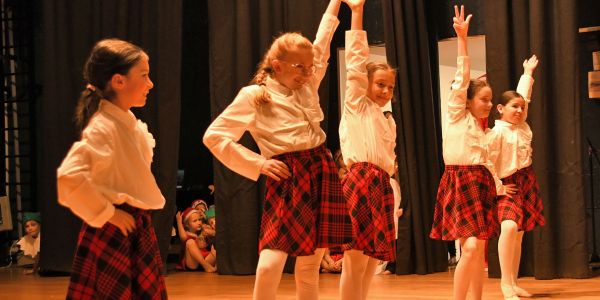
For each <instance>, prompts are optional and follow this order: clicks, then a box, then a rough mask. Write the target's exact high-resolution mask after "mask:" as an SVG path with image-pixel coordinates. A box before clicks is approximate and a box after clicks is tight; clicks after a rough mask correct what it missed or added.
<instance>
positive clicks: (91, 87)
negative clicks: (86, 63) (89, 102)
mask: <svg viewBox="0 0 600 300" xmlns="http://www.w3.org/2000/svg"><path fill="white" fill-rule="evenodd" d="M85 88H86V89H88V90H90V91H92V92H95V91H96V87H95V86H93V85H92V84H91V83H88V84H87V85H86V86H85Z"/></svg>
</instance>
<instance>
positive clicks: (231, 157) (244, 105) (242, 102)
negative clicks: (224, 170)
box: [203, 88, 266, 181]
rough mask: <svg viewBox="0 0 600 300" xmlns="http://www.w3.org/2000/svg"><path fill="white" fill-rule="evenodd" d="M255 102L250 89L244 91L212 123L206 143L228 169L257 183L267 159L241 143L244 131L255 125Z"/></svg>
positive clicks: (206, 136)
mask: <svg viewBox="0 0 600 300" xmlns="http://www.w3.org/2000/svg"><path fill="white" fill-rule="evenodd" d="M253 99H254V97H253V94H252V92H251V91H250V89H249V88H244V89H242V90H241V91H240V93H239V94H238V95H237V97H236V98H235V99H234V100H233V102H232V103H231V104H230V105H229V106H228V107H227V108H226V109H225V110H224V111H223V112H222V113H221V115H219V116H218V117H217V118H216V119H215V120H214V121H213V122H212V124H210V126H209V127H208V129H207V130H206V133H205V134H204V138H203V142H204V144H205V145H206V147H208V149H209V150H210V152H212V154H213V155H214V156H215V157H216V158H217V159H218V160H219V161H221V162H222V163H223V164H224V165H225V166H226V167H228V168H230V169H231V170H233V171H234V172H236V173H238V174H240V175H242V176H244V177H247V178H249V179H251V180H255V181H256V180H257V179H258V177H259V176H260V170H261V168H262V165H263V164H264V162H265V160H266V159H265V158H264V157H263V156H261V155H260V154H258V153H256V152H253V151H251V150H250V149H248V148H246V147H244V146H242V145H241V144H240V143H238V141H239V140H240V138H241V137H242V135H243V134H244V132H245V131H246V130H248V128H249V126H252V124H253V123H254V122H255V119H256V107H255V104H254V103H253Z"/></svg>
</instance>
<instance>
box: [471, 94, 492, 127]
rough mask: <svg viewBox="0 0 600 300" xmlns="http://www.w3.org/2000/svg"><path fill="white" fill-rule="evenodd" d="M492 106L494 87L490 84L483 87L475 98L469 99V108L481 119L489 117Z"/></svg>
mask: <svg viewBox="0 0 600 300" xmlns="http://www.w3.org/2000/svg"><path fill="white" fill-rule="evenodd" d="M492 106H493V104H492V89H491V88H490V87H488V86H485V87H482V88H481V89H480V90H479V91H477V93H476V94H475V96H473V99H468V100H467V109H468V110H469V111H470V112H471V114H472V115H473V116H474V117H476V118H479V119H481V118H487V117H489V115H490V111H491V110H492Z"/></svg>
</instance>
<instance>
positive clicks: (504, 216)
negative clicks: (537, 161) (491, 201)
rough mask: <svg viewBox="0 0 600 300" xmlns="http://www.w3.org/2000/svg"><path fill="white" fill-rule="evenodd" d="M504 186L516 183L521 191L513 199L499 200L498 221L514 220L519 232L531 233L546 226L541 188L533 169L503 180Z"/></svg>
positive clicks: (527, 169) (522, 170)
mask: <svg viewBox="0 0 600 300" xmlns="http://www.w3.org/2000/svg"><path fill="white" fill-rule="evenodd" d="M502 182H503V183H504V184H510V183H514V184H516V185H517V188H518V189H519V191H518V192H517V194H515V195H512V198H510V197H506V196H502V197H500V199H499V200H498V221H500V222H502V221H504V220H513V221H515V222H516V223H517V226H518V228H519V230H523V231H530V230H533V229H534V228H535V227H536V226H544V225H545V224H546V219H545V218H544V214H543V213H542V210H543V208H544V206H543V204H542V197H541V196H540V186H539V184H538V182H537V178H536V177H535V173H534V172H533V167H532V166H529V167H527V168H524V169H521V170H518V171H517V172H515V173H514V174H512V175H510V176H508V177H506V178H504V179H502Z"/></svg>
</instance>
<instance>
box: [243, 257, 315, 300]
mask: <svg viewBox="0 0 600 300" xmlns="http://www.w3.org/2000/svg"><path fill="white" fill-rule="evenodd" d="M323 254H325V249H324V248H317V249H316V250H315V254H313V255H308V256H298V257H296V266H295V270H294V273H295V275H294V278H295V279H296V299H298V300H312V299H318V298H319V267H320V266H321V260H322V259H323ZM287 257H288V254H287V253H285V252H283V251H281V250H274V249H264V250H262V251H261V252H260V256H259V258H258V265H257V266H256V280H255V281H254V293H253V296H252V297H253V299H254V300H274V299H275V297H276V295H277V287H278V286H279V281H281V274H282V273H283V267H284V266H285V261H286V259H287Z"/></svg>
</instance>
